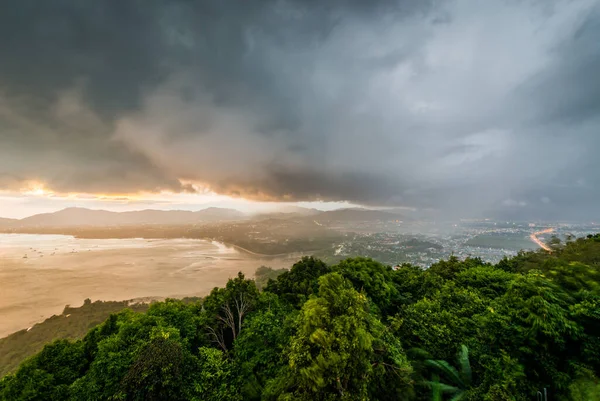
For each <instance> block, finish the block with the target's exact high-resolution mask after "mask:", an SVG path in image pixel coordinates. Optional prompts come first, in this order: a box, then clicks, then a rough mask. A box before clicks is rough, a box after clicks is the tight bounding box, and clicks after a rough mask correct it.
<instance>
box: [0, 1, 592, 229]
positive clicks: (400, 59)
mask: <svg viewBox="0 0 600 401" xmlns="http://www.w3.org/2000/svg"><path fill="white" fill-rule="evenodd" d="M598 38H600V1H599V0H543V1H542V0H503V1H485V2H484V1H477V0H448V1H437V0H420V1H416V0H412V1H409V0H374V1H369V2H366V1H359V0H346V1H342V0H332V1H329V2H323V1H316V0H302V1H300V0H257V1H252V2H249V1H243V2H242V1H237V2H234V1H228V0H203V1H191V0H172V1H168V2H167V1H163V0H145V1H142V0H107V1H96V2H82V1H79V0H56V1H52V2H50V1H45V2H39V1H34V0H20V1H15V0H13V1H8V0H0V52H1V53H0V54H2V58H1V60H0V216H2V217H23V216H26V215H31V214H34V213H39V212H47V211H53V210H58V209H61V208H63V207H68V206H83V207H90V208H102V209H108V210H134V209H145V208H155V209H156V208H159V209H191V210H197V209H200V208H203V207H207V206H223V207H236V208H240V209H244V210H263V209H267V208H271V207H275V206H277V205H295V204H299V205H303V206H309V207H318V208H321V209H331V208H336V207H347V206H356V205H362V206H366V207H405V208H412V209H416V210H420V209H422V210H436V211H438V212H441V213H444V214H446V215H448V216H455V217H489V216H502V217H514V218H531V219H535V218H546V219H594V218H598V217H599V216H600V210H599V208H598V207H597V205H598V199H600V157H599V154H598V153H599V152H600V77H599V74H600V73H599V71H600V40H598Z"/></svg>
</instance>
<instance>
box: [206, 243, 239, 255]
mask: <svg viewBox="0 0 600 401" xmlns="http://www.w3.org/2000/svg"><path fill="white" fill-rule="evenodd" d="M212 244H213V245H214V246H216V247H217V252H218V253H237V251H236V250H235V248H233V247H229V246H227V245H225V244H224V243H222V242H217V241H212Z"/></svg>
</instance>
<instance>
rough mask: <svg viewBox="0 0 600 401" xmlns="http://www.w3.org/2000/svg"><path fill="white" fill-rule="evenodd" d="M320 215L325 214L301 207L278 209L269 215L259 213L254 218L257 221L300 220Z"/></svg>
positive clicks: (268, 213)
mask: <svg viewBox="0 0 600 401" xmlns="http://www.w3.org/2000/svg"><path fill="white" fill-rule="evenodd" d="M320 213H323V212H322V211H320V210H317V209H309V208H306V207H300V206H285V207H283V208H278V209H277V211H274V212H267V213H259V214H257V215H255V216H254V218H255V219H261V220H262V219H271V218H274V219H289V218H298V217H306V216H316V215H318V214H320Z"/></svg>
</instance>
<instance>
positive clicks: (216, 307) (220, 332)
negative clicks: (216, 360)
mask: <svg viewBox="0 0 600 401" xmlns="http://www.w3.org/2000/svg"><path fill="white" fill-rule="evenodd" d="M257 299H258V289H257V288H256V284H255V283H254V281H253V280H246V279H245V277H244V275H243V274H242V273H238V276H237V277H236V278H234V279H230V280H229V281H228V282H227V285H226V286H225V288H215V289H213V290H212V292H211V293H210V295H209V296H208V297H207V298H206V300H205V301H204V304H203V307H204V310H205V312H206V313H207V316H208V322H207V324H206V326H205V327H206V330H207V332H208V336H209V338H210V339H211V340H212V341H213V342H214V343H215V344H217V345H218V346H219V348H221V349H222V350H223V351H225V352H227V351H228V350H229V349H231V346H232V344H233V342H234V341H235V340H236V339H237V338H238V336H239V335H240V333H241V331H242V327H243V324H244V319H245V318H246V316H247V314H248V313H249V312H250V311H251V310H252V309H253V308H254V306H255V304H256V302H257Z"/></svg>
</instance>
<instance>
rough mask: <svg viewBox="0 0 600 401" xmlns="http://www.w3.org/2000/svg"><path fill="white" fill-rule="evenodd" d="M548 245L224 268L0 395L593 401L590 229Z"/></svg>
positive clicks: (596, 294) (51, 358)
mask: <svg viewBox="0 0 600 401" xmlns="http://www.w3.org/2000/svg"><path fill="white" fill-rule="evenodd" d="M552 246H553V252H552V253H548V252H545V251H538V252H523V253H520V254H519V255H518V256H516V257H514V258H510V259H505V260H502V261H501V262H500V263H498V264H497V265H491V264H488V263H484V262H482V261H481V260H480V259H466V260H464V261H461V260H458V259H456V258H450V259H449V260H445V261H440V262H439V263H437V264H435V265H433V266H431V268H429V269H428V270H421V269H420V268H417V267H414V266H410V265H404V266H402V267H400V268H399V269H397V270H393V269H392V268H391V267H389V266H385V265H382V264H380V263H378V262H376V261H373V260H371V259H365V258H353V259H347V260H343V261H341V262H339V263H338V264H336V265H327V264H325V263H324V262H322V261H320V260H318V259H315V258H303V259H302V260H301V261H299V262H298V263H296V264H295V265H294V266H293V267H292V268H291V270H290V271H286V272H283V273H281V274H279V275H277V277H276V278H275V279H271V280H269V281H268V283H267V284H266V286H265V287H264V289H263V290H259V289H258V288H257V286H256V284H255V282H254V281H253V280H247V279H246V278H245V277H244V276H243V275H242V274H241V273H240V274H239V275H238V277H237V278H235V279H232V280H230V281H229V282H228V283H227V285H226V286H225V287H224V288H215V289H214V290H213V291H212V292H211V294H210V295H208V296H207V297H206V298H204V299H203V300H201V301H200V300H198V301H195V302H184V301H178V300H167V301H165V302H157V303H154V304H152V305H150V307H149V309H148V311H147V312H146V313H135V312H133V311H130V310H125V311H122V312H120V313H117V314H112V315H111V316H110V317H109V318H108V320H106V321H105V322H104V323H103V324H101V325H99V326H97V327H95V328H94V329H92V330H91V331H89V332H88V333H87V335H86V336H85V337H84V338H82V339H80V340H74V341H70V340H59V341H55V342H54V343H52V344H50V345H47V346H45V347H44V348H43V350H42V351H41V352H39V353H38V354H36V355H35V356H33V357H32V358H30V359H28V360H27V361H25V362H24V363H22V364H21V365H20V367H19V369H18V370H17V371H16V373H14V374H10V375H8V376H6V377H4V378H3V379H2V380H1V381H0V399H3V400H11V401H13V400H459V399H460V400H463V401H464V400H488V401H502V400H523V401H525V400H534V399H536V394H537V393H538V391H540V392H544V391H546V392H547V393H548V395H549V397H548V399H549V400H574V401H575V400H577V401H590V400H599V399H600V385H599V382H598V377H599V375H600V235H596V236H590V237H588V238H586V239H578V240H576V241H571V242H568V243H566V244H558V243H556V242H554V243H553V245H552ZM265 272H266V270H265ZM544 389H545V390H544Z"/></svg>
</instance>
